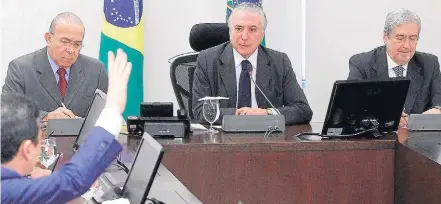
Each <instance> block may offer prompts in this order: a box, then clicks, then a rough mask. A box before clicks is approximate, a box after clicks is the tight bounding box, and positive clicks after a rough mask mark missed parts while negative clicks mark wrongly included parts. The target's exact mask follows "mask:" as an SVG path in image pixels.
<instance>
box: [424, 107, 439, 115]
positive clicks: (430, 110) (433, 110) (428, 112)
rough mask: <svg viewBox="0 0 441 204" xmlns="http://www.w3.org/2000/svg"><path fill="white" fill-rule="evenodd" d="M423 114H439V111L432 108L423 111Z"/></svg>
mask: <svg viewBox="0 0 441 204" xmlns="http://www.w3.org/2000/svg"><path fill="white" fill-rule="evenodd" d="M423 114H441V110H440V109H438V108H432V109H429V110H426V111H424V112H423Z"/></svg>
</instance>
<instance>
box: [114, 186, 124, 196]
mask: <svg viewBox="0 0 441 204" xmlns="http://www.w3.org/2000/svg"><path fill="white" fill-rule="evenodd" d="M113 192H115V194H116V195H119V196H121V195H122V194H123V192H122V190H121V188H120V187H114V188H113Z"/></svg>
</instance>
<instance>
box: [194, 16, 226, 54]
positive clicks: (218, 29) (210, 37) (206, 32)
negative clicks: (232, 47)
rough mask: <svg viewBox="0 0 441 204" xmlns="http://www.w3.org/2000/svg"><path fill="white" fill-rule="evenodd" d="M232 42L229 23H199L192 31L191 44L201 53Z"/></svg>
mask: <svg viewBox="0 0 441 204" xmlns="http://www.w3.org/2000/svg"><path fill="white" fill-rule="evenodd" d="M229 40H230V33H229V30H228V24H227V23H199V24H195V25H194V26H193V27H192V28H191V30H190V37H189V42H190V46H191V48H193V50H194V51H196V52H199V51H202V50H205V49H208V48H210V47H214V46H216V45H220V44H222V43H224V42H227V41H229Z"/></svg>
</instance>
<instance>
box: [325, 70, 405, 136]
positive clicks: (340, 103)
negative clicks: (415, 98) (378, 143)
mask: <svg viewBox="0 0 441 204" xmlns="http://www.w3.org/2000/svg"><path fill="white" fill-rule="evenodd" d="M409 84H410V80H409V79H404V78H393V79H392V78H391V79H387V80H363V81H348V80H343V81H336V82H335V83H334V87H333V89H332V94H331V98H330V100H329V105H328V110H327V113H326V118H325V121H324V125H323V129H322V133H321V134H322V135H323V136H357V134H360V133H363V132H371V133H374V136H381V133H384V132H392V131H396V130H397V129H398V125H399V123H400V118H401V113H402V112H403V110H404V102H405V100H406V96H407V91H408V89H409Z"/></svg>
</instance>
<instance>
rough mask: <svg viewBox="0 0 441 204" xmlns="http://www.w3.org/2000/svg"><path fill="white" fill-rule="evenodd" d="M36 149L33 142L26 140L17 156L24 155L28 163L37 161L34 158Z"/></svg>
mask: <svg viewBox="0 0 441 204" xmlns="http://www.w3.org/2000/svg"><path fill="white" fill-rule="evenodd" d="M35 148H37V147H36V145H35V144H34V143H32V141H31V140H25V141H23V142H22V143H21V145H20V147H19V149H18V153H17V154H20V155H22V157H23V158H24V159H26V160H28V161H33V160H35V158H33V157H34V154H33V153H34V151H35Z"/></svg>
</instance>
